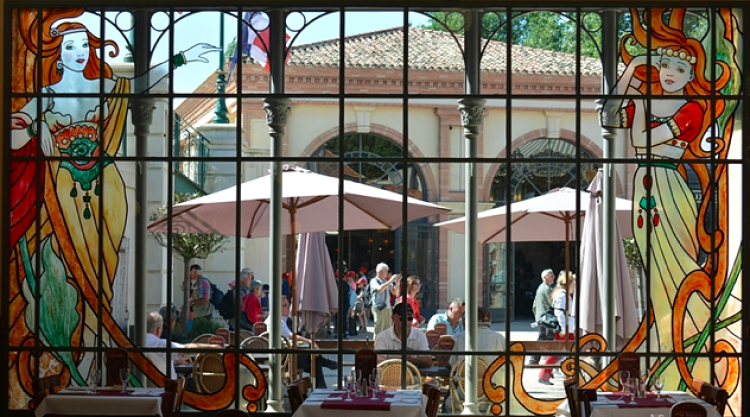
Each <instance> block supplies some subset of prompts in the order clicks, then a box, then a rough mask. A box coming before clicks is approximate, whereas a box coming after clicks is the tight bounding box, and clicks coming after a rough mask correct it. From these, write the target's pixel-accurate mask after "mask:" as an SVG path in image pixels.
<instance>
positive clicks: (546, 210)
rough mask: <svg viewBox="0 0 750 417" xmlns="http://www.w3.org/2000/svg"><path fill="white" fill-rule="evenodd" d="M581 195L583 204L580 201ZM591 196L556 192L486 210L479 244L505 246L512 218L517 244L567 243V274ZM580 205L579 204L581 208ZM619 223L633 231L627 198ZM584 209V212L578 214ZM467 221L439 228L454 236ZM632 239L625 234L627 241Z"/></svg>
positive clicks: (480, 216)
mask: <svg viewBox="0 0 750 417" xmlns="http://www.w3.org/2000/svg"><path fill="white" fill-rule="evenodd" d="M578 195H580V203H577V201H578ZM589 198H590V194H589V193H588V192H586V191H581V192H580V194H578V193H577V192H576V190H574V189H572V188H567V187H563V188H556V189H554V190H551V191H549V192H548V193H547V194H544V195H540V196H538V197H533V198H529V199H527V200H523V201H518V202H515V203H511V204H510V205H508V206H502V207H496V208H493V209H489V210H485V211H483V212H481V213H479V214H478V215H477V222H478V223H477V240H478V241H479V242H480V243H490V242H504V241H505V240H506V232H507V230H506V224H507V218H508V216H510V225H511V226H512V229H511V241H513V242H542V241H546V242H550V241H553V242H559V241H564V242H565V270H566V271H570V259H569V256H570V255H569V254H570V239H571V236H573V234H574V233H573V232H574V231H573V229H574V227H575V224H576V223H575V222H576V219H577V218H578V215H579V214H580V215H581V216H584V215H585V214H586V210H588V207H589ZM576 204H579V205H578V206H577V205H576ZM615 206H616V211H617V216H616V217H617V223H618V224H619V225H620V230H626V231H628V232H630V231H631V229H630V222H631V218H630V211H631V210H632V204H631V203H630V200H626V199H624V198H618V199H616V203H615ZM578 207H580V211H579V210H578ZM465 224H466V217H465V216H464V217H459V218H456V219H453V220H449V221H446V222H442V223H438V224H436V225H435V226H437V227H443V228H445V229H448V230H452V231H454V232H459V233H464V232H465V227H466V226H465ZM628 236H632V233H631V234H625V237H628Z"/></svg>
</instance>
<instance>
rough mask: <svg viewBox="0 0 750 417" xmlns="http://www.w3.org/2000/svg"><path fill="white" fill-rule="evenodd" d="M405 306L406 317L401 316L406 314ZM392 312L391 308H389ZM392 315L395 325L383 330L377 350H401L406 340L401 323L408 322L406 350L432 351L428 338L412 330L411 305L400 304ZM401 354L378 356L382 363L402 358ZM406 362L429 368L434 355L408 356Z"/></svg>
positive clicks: (418, 331)
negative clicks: (404, 339) (402, 342)
mask: <svg viewBox="0 0 750 417" xmlns="http://www.w3.org/2000/svg"><path fill="white" fill-rule="evenodd" d="M404 305H405V306H406V317H402V316H401V315H402V314H403V313H404V312H403V309H404ZM389 310H390V308H389ZM392 311H393V313H392V314H391V322H392V323H393V325H392V326H391V327H389V328H387V329H385V330H383V331H382V332H381V333H380V334H379V335H377V336H376V337H375V350H399V349H401V340H403V338H404V334H403V333H401V331H402V330H403V329H402V328H401V327H402V325H401V321H403V320H406V322H407V325H406V349H407V350H430V347H429V344H428V343H427V336H425V334H424V332H422V331H421V330H419V329H417V330H412V329H413V327H412V325H411V324H412V322H413V321H414V310H412V308H411V306H410V305H409V303H398V304H396V305H395V306H394V307H393V309H392ZM400 357H401V355H399V354H388V355H386V354H378V362H382V361H384V360H386V359H393V358H400ZM406 360H407V361H409V362H411V363H413V364H414V365H416V366H417V367H427V366H430V364H431V363H432V355H429V354H426V355H425V354H420V353H416V354H413V355H407V356H406Z"/></svg>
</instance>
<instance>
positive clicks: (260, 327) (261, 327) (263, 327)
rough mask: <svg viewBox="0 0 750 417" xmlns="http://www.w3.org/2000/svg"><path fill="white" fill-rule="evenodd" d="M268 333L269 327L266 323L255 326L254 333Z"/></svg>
mask: <svg viewBox="0 0 750 417" xmlns="http://www.w3.org/2000/svg"><path fill="white" fill-rule="evenodd" d="M267 331H268V325H267V324H266V323H265V322H262V321H259V322H257V323H255V324H253V333H255V334H256V335H260V334H261V333H265V332H267Z"/></svg>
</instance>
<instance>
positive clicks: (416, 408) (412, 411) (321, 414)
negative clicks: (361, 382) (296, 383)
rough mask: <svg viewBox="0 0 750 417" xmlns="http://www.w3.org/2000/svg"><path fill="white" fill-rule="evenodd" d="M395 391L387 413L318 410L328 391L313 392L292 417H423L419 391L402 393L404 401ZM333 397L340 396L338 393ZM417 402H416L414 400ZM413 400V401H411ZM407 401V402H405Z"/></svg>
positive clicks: (423, 400) (423, 403)
mask: <svg viewBox="0 0 750 417" xmlns="http://www.w3.org/2000/svg"><path fill="white" fill-rule="evenodd" d="M398 392H399V391H396V395H397V397H396V399H389V400H388V402H389V403H390V404H391V409H390V410H388V411H373V410H367V409H362V410H356V411H352V410H331V409H322V408H320V406H321V404H323V400H324V399H325V398H326V397H327V396H328V395H330V393H331V391H330V390H315V391H314V392H312V393H311V395H310V396H309V397H308V398H307V399H306V400H305V402H304V403H302V405H301V406H300V407H299V408H298V409H297V411H296V412H295V413H294V414H293V415H292V417H352V416H353V415H355V414H356V416H357V417H425V416H426V415H425V406H426V405H427V404H426V400H425V398H424V396H423V395H422V392H421V391H403V398H405V400H404V401H399V400H398V396H400V395H401V394H398ZM334 395H336V396H340V395H341V394H340V393H339V392H336V393H335V394H334ZM417 398H418V399H419V400H416V399H417ZM413 400H414V401H413ZM407 401H408V402H407Z"/></svg>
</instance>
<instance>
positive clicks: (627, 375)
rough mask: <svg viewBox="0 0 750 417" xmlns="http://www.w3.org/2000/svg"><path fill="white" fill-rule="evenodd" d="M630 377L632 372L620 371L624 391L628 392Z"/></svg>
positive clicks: (621, 385)
mask: <svg viewBox="0 0 750 417" xmlns="http://www.w3.org/2000/svg"><path fill="white" fill-rule="evenodd" d="M629 379H630V372H628V371H620V387H621V390H622V392H623V393H625V392H627V391H628V389H627V385H628V380H629Z"/></svg>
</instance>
